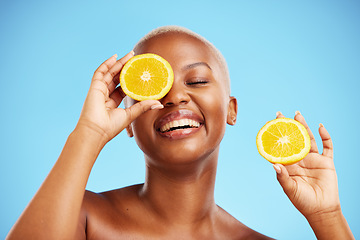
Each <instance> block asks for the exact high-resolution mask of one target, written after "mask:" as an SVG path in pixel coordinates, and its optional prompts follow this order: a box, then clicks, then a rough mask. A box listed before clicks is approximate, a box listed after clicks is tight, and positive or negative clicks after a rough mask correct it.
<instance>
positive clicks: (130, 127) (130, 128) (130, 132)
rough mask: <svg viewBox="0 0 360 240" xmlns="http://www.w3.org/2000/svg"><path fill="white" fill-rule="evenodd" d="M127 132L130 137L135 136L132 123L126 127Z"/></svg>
mask: <svg viewBox="0 0 360 240" xmlns="http://www.w3.org/2000/svg"><path fill="white" fill-rule="evenodd" d="M126 132H127V135H128V136H129V137H133V136H134V133H133V130H132V126H131V123H130V124H129V125H128V126H127V127H126Z"/></svg>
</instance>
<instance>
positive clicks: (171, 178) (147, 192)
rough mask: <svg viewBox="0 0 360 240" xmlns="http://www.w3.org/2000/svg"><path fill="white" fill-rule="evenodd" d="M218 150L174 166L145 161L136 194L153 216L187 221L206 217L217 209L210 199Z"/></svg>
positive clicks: (186, 222) (178, 221)
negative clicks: (143, 177)
mask: <svg viewBox="0 0 360 240" xmlns="http://www.w3.org/2000/svg"><path fill="white" fill-rule="evenodd" d="M217 158H218V151H215V153H214V152H213V153H212V154H211V156H208V157H207V158H206V159H205V160H202V161H201V163H199V162H196V163H189V164H185V166H184V165H182V166H181V167H176V169H174V168H173V169H169V168H159V167H155V166H151V165H150V164H147V168H146V181H145V183H144V186H143V188H142V189H141V191H140V198H141V199H142V201H143V202H144V203H145V205H146V207H147V208H149V209H150V210H151V212H153V213H154V214H155V215H156V217H158V218H160V219H162V220H163V221H166V222H168V223H169V222H170V223H173V224H179V225H184V224H190V225H193V226H194V224H195V223H196V222H200V221H203V220H204V219H210V218H211V216H213V215H214V213H215V211H216V210H217V206H216V204H215V201H214V187H215V178H216V167H217Z"/></svg>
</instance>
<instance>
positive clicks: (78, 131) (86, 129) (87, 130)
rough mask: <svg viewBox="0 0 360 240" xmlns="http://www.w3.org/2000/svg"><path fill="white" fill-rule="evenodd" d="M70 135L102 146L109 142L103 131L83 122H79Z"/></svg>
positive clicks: (94, 125)
mask: <svg viewBox="0 0 360 240" xmlns="http://www.w3.org/2000/svg"><path fill="white" fill-rule="evenodd" d="M71 134H72V135H76V136H79V137H84V138H85V139H86V140H89V142H97V143H98V144H99V145H102V146H105V144H106V143H107V142H108V141H109V140H108V139H109V137H108V135H107V134H106V132H105V131H104V130H102V129H101V128H100V127H99V126H97V125H96V124H91V123H86V122H85V123H84V121H79V122H78V123H77V125H76V127H75V129H74V130H73V132H72V133H71Z"/></svg>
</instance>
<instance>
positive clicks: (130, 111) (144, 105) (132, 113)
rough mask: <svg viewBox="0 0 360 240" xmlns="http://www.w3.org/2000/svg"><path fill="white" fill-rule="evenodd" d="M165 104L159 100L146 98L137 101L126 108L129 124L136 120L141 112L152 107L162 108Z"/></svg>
mask: <svg viewBox="0 0 360 240" xmlns="http://www.w3.org/2000/svg"><path fill="white" fill-rule="evenodd" d="M163 107H164V106H163V105H162V104H161V103H160V102H159V101H157V100H144V101H141V102H137V103H135V104H134V105H132V106H131V107H129V108H126V109H125V112H126V119H127V124H126V126H127V125H129V124H130V123H131V122H132V121H134V120H135V119H136V118H137V117H139V116H140V115H141V114H143V113H145V112H147V111H148V110H150V109H161V108H163Z"/></svg>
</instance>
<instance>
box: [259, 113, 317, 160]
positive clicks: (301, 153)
mask: <svg viewBox="0 0 360 240" xmlns="http://www.w3.org/2000/svg"><path fill="white" fill-rule="evenodd" d="M256 146H257V148H258V151H259V153H260V155H261V156H263V157H264V158H265V159H266V160H268V161H269V162H271V163H281V164H284V165H288V164H293V163H296V162H298V161H300V160H301V159H303V158H304V157H305V156H306V155H307V154H308V153H309V151H310V146H311V144H310V136H309V134H308V132H307V130H306V128H305V127H304V126H303V125H302V124H301V123H299V122H298V121H295V120H293V119H290V118H278V119H275V120H272V121H270V122H268V123H266V124H265V125H264V126H263V127H262V128H261V129H260V131H259V133H258V135H257V137H256Z"/></svg>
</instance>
